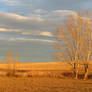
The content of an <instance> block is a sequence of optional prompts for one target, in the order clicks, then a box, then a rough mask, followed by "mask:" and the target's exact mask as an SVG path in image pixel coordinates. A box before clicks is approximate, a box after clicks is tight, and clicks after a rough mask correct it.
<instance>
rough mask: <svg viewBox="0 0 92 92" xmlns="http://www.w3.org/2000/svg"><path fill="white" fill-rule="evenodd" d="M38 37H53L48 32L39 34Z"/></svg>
mask: <svg viewBox="0 0 92 92" xmlns="http://www.w3.org/2000/svg"><path fill="white" fill-rule="evenodd" d="M40 35H41V36H49V37H53V35H52V33H50V32H41V33H40Z"/></svg>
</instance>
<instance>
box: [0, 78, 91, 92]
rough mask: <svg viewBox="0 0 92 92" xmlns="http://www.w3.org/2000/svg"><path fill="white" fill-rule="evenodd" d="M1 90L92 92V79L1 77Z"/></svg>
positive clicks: (12, 91)
mask: <svg viewBox="0 0 92 92" xmlns="http://www.w3.org/2000/svg"><path fill="white" fill-rule="evenodd" d="M0 92H92V80H88V81H83V80H73V79H60V78H41V77H39V78H37V77H36V78H35V77H34V78H33V77H32V78H14V77H0Z"/></svg>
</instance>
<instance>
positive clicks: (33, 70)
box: [0, 62, 92, 92]
mask: <svg viewBox="0 0 92 92" xmlns="http://www.w3.org/2000/svg"><path fill="white" fill-rule="evenodd" d="M9 67H10V69H13V64H10V65H8V64H7V63H0V92H92V79H88V80H86V81H84V80H81V79H80V80H75V79H73V78H71V76H69V75H66V76H65V75H62V74H63V73H66V72H72V66H71V65H70V64H68V63H66V62H62V63H60V62H51V63H17V64H16V66H15V69H16V70H17V73H16V74H17V76H9V77H8V76H6V73H7V70H8V68H9ZM81 70H82V72H83V67H81ZM89 70H90V71H89V73H91V71H92V67H91V64H90V67H89Z"/></svg>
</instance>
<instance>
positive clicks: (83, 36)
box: [54, 12, 92, 79]
mask: <svg viewBox="0 0 92 92" xmlns="http://www.w3.org/2000/svg"><path fill="white" fill-rule="evenodd" d="M90 20H91V19H90V14H89V12H88V16H87V18H86V17H82V15H81V12H79V13H77V16H76V17H75V16H73V15H71V16H69V17H68V19H67V20H66V21H65V22H64V24H63V25H61V26H59V27H58V28H57V31H56V33H55V37H56V39H57V40H58V43H57V44H55V48H57V49H58V50H59V51H57V53H55V54H54V57H55V58H56V59H58V60H59V61H72V63H70V64H71V65H72V66H73V72H74V77H75V78H76V79H77V78H78V72H79V64H80V61H83V62H85V64H84V68H85V74H84V75H85V76H84V79H86V78H87V75H88V61H89V60H90V58H89V57H90V55H91V50H90V49H91V43H92V42H91V33H92V28H91V26H90V25H91V21H90Z"/></svg>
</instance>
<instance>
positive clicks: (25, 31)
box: [0, 0, 92, 62]
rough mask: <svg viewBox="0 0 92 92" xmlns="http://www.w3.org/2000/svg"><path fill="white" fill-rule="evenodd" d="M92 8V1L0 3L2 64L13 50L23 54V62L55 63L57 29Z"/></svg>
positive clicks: (7, 0) (14, 0)
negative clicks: (67, 17) (54, 46)
mask: <svg viewBox="0 0 92 92" xmlns="http://www.w3.org/2000/svg"><path fill="white" fill-rule="evenodd" d="M91 4H92V0H0V43H2V45H0V48H1V49H0V50H1V51H2V53H0V57H1V60H0V61H3V60H4V57H3V55H4V54H5V52H7V51H8V49H10V48H11V49H13V50H14V51H15V50H16V51H19V55H20V58H21V60H20V61H26V59H28V60H29V61H30V60H31V59H32V62H36V61H37V60H33V59H36V58H37V59H38V58H40V57H41V58H40V59H42V60H38V61H39V62H40V61H43V59H46V60H47V59H48V60H47V61H48V62H49V61H54V60H53V57H52V54H53V52H55V50H54V48H53V44H54V43H55V42H56V39H55V38H54V37H53V33H54V32H55V31H56V27H57V26H59V25H61V24H62V23H63V21H64V20H65V19H66V16H69V15H70V14H73V15H76V12H77V11H78V10H79V9H82V10H92V5H91ZM20 43H21V44H20ZM34 45H36V46H34ZM37 46H38V47H37ZM26 47H27V48H28V49H29V48H31V49H30V50H28V49H27V48H26ZM39 48H40V49H39ZM23 51H24V52H25V53H23ZM32 53H33V54H32ZM27 56H28V58H27ZM33 56H34V57H33ZM24 58H26V59H24Z"/></svg>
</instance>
